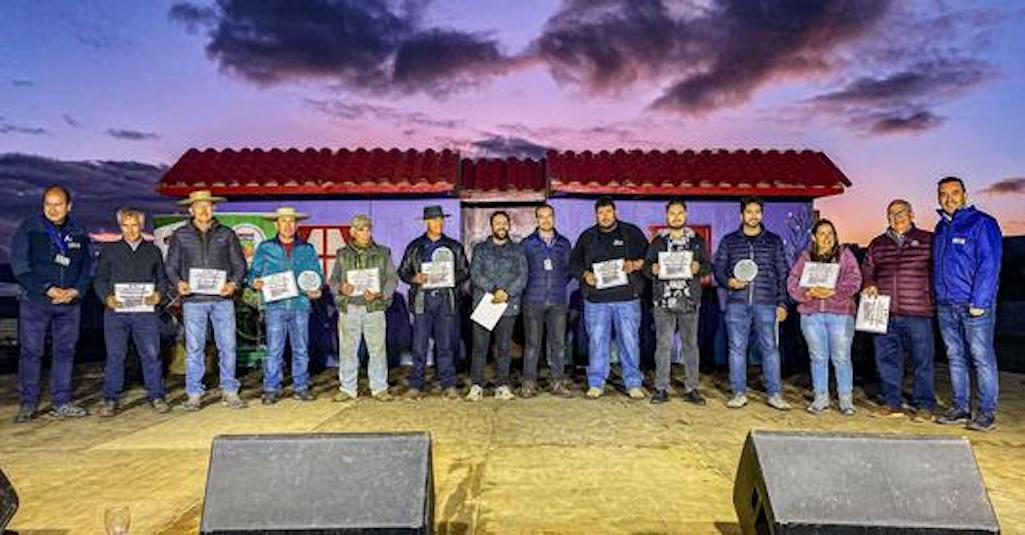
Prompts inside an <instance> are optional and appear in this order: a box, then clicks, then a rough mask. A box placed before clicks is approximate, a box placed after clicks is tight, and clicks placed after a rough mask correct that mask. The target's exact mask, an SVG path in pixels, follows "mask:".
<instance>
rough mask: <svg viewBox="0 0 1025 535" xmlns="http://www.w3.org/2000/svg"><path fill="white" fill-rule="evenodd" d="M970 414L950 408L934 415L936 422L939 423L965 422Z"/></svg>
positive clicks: (969, 417)
mask: <svg viewBox="0 0 1025 535" xmlns="http://www.w3.org/2000/svg"><path fill="white" fill-rule="evenodd" d="M971 417H972V415H971V414H970V413H969V412H968V411H962V410H958V409H955V408H951V409H950V410H948V411H947V412H946V414H941V415H940V416H938V417H936V423H938V424H940V425H954V424H967V423H968V420H969V419H971Z"/></svg>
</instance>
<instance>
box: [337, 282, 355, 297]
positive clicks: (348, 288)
mask: <svg viewBox="0 0 1025 535" xmlns="http://www.w3.org/2000/svg"><path fill="white" fill-rule="evenodd" d="M339 290H341V291H342V295H345V296H350V295H352V292H355V291H356V287H355V286H353V285H351V284H349V283H347V282H343V283H342V286H341V288H339Z"/></svg>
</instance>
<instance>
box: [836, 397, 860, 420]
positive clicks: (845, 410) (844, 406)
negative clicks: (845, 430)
mask: <svg viewBox="0 0 1025 535" xmlns="http://www.w3.org/2000/svg"><path fill="white" fill-rule="evenodd" d="M837 404H838V405H839V407H840V414H842V415H844V416H854V413H855V412H856V411H855V409H854V399H852V398H851V396H850V395H846V396H840V401H839V402H838V403H837Z"/></svg>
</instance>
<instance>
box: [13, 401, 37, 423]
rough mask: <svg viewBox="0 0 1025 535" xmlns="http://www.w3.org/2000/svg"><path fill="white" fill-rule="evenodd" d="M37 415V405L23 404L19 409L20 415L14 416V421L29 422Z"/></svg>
mask: <svg viewBox="0 0 1025 535" xmlns="http://www.w3.org/2000/svg"><path fill="white" fill-rule="evenodd" d="M35 415H36V407H35V406H34V405H22V406H21V407H20V408H19V409H18V415H17V416H15V417H14V423H16V424H27V423H29V422H31V421H32V418H33V417H34V416H35Z"/></svg>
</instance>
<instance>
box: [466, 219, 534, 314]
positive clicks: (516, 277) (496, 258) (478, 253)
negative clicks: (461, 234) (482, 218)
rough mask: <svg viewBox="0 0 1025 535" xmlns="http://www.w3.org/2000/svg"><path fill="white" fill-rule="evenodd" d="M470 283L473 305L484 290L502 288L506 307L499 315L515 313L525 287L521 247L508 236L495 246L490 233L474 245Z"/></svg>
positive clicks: (525, 268)
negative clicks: (507, 301) (506, 296)
mask: <svg viewBox="0 0 1025 535" xmlns="http://www.w3.org/2000/svg"><path fill="white" fill-rule="evenodd" d="M470 283H471V284H472V285H473V306H474V308H476V307H477V304H478V303H480V300H481V298H482V297H484V292H491V293H494V292H495V290H505V291H506V293H508V294H509V306H508V307H507V308H506V309H505V312H504V313H503V314H502V315H503V316H516V315H517V314H519V313H520V298H521V297H522V296H523V290H524V289H526V287H527V255H526V254H524V252H523V246H522V245H520V244H519V243H515V242H513V241H512V240H511V239H510V240H509V241H507V242H505V243H504V244H502V245H498V244H496V243H495V242H494V241H493V240H492V239H491V237H490V236H489V237H488V238H487V239H486V240H484V241H482V242H480V243H478V244H477V245H474V246H473V260H471V261H470Z"/></svg>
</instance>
